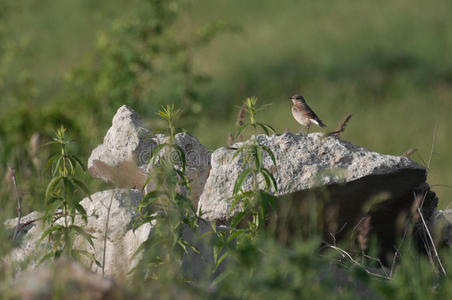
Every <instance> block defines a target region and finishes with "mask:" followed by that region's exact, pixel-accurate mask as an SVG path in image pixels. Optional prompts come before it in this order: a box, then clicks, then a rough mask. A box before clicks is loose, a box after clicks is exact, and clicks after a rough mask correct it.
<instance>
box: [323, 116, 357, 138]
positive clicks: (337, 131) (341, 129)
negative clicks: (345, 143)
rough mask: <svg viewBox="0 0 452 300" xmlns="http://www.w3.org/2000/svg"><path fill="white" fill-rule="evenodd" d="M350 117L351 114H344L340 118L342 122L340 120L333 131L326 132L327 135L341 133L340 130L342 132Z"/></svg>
mask: <svg viewBox="0 0 452 300" xmlns="http://www.w3.org/2000/svg"><path fill="white" fill-rule="evenodd" d="M351 117H352V114H348V115H346V116H345V118H344V119H343V120H342V122H340V123H339V125H338V126H337V129H336V130H335V131H332V132H330V133H328V134H327V136H330V135H335V136H339V135H340V134H341V132H344V130H345V126H347V123H348V121H350V119H351Z"/></svg>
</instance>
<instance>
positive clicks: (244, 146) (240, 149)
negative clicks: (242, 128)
mask: <svg viewBox="0 0 452 300" xmlns="http://www.w3.org/2000/svg"><path fill="white" fill-rule="evenodd" d="M248 147H250V145H243V146H242V147H240V148H239V149H237V150H236V151H235V153H234V155H233V156H232V159H231V160H234V159H235V158H236V157H237V155H239V154H240V153H242V152H243V151H244V150H245V149H246V148H248Z"/></svg>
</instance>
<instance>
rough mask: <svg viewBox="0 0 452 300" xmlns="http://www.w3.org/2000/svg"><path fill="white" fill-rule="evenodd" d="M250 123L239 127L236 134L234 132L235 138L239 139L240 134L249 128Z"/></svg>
mask: <svg viewBox="0 0 452 300" xmlns="http://www.w3.org/2000/svg"><path fill="white" fill-rule="evenodd" d="M250 125H251V124H250V123H245V124H243V125H242V126H240V127H239V128H237V130H236V132H235V138H239V137H240V136H241V135H242V133H243V132H244V131H245V130H246V129H247V128H248V127H249V126H250Z"/></svg>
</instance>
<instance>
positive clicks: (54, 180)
mask: <svg viewBox="0 0 452 300" xmlns="http://www.w3.org/2000/svg"><path fill="white" fill-rule="evenodd" d="M62 179H63V176H61V175H60V176H58V177H53V178H52V180H50V182H49V184H48V185H47V189H46V194H45V195H46V199H49V196H50V193H51V192H53V189H54V188H55V186H56V185H57V184H58V183H59V182H60V181H61V180H62Z"/></svg>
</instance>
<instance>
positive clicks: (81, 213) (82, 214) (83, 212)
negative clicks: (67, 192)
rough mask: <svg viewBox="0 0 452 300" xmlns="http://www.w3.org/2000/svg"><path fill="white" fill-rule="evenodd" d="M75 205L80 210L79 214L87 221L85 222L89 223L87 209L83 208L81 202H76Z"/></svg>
mask: <svg viewBox="0 0 452 300" xmlns="http://www.w3.org/2000/svg"><path fill="white" fill-rule="evenodd" d="M74 207H75V209H76V210H77V211H78V212H79V214H80V216H81V217H82V219H83V221H85V223H87V222H88V216H87V214H86V210H85V209H84V208H83V206H81V205H80V203H75V205H74Z"/></svg>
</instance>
